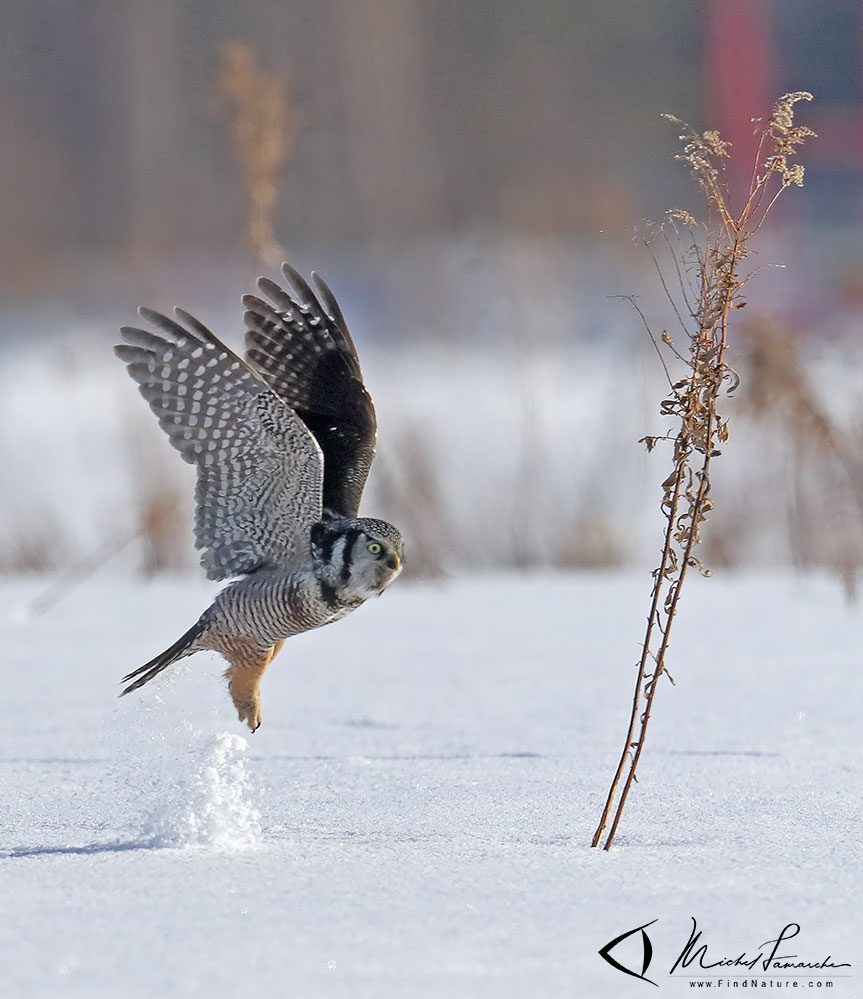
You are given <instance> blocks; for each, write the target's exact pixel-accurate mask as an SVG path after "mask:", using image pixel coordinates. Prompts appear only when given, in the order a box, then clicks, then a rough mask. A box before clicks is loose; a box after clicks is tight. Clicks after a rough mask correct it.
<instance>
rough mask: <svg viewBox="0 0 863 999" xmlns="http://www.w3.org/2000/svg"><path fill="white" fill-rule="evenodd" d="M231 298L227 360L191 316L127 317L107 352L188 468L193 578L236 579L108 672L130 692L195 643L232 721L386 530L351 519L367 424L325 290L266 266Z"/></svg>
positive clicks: (361, 584)
mask: <svg viewBox="0 0 863 999" xmlns="http://www.w3.org/2000/svg"><path fill="white" fill-rule="evenodd" d="M282 273H283V274H284V276H285V278H286V280H287V282H288V285H289V287H290V290H285V289H284V288H282V287H280V286H279V285H278V284H276V283H275V282H273V281H270V280H268V279H267V278H260V279H259V280H258V289H259V290H260V291H261V292H262V294H263V296H264V297H265V298H266V299H269V301H264V300H263V299H262V298H258V297H256V296H254V295H245V296H244V297H243V303H244V305H245V307H246V312H245V315H244V320H245V325H246V356H245V359H241V358H240V357H238V356H237V355H236V354H234V353H233V352H232V351H231V350H229V349H228V348H227V347H226V346H225V345H224V344H223V343H221V342H220V341H219V340H218V339H216V337H215V336H214V335H213V334H212V333H211V332H210V331H209V330H208V329H207V328H206V327H205V326H203V325H202V324H201V323H200V322H198V320H197V319H195V318H194V317H193V316H190V315H189V314H188V313H187V312H184V311H183V310H182V309H175V310H174V312H175V315H176V319H169V318H168V317H166V316H163V315H161V314H160V313H158V312H154V311H152V310H151V309H143V308H142V309H140V310H139V314H140V315H141V317H142V318H143V319H145V320H146V321H147V323H148V324H149V325H151V326H152V327H153V328H154V329H155V330H156V331H157V332H155V333H153V332H148V331H145V330H142V329H138V328H136V327H131V326H124V327H122V328H121V330H120V332H121V334H122V336H123V339H124V340H125V341H126V343H124V344H121V345H119V346H117V347H116V348H115V351H116V354H117V356H118V357H119V358H120V359H121V360H122V361H124V362H125V363H126V365H127V368H128V371H129V374H130V375H131V376H132V378H134V379H135V381H136V382H138V384H139V386H140V391H141V394H142V395H143V396H144V398H145V399H146V400H147V402H148V403H149V404H150V408H151V409H152V410H153V412H154V413H155V414H156V416H157V417H158V419H159V425H160V426H161V427H162V429H163V430H164V431H165V432H166V433H167V435H168V437H169V439H170V441H171V444H173V446H174V447H175V448H176V449H177V450H178V451H179V452H180V455H181V456H182V457H183V459H184V460H185V461H187V462H189V463H190V464H192V465H195V466H196V468H197V486H196V490H195V501H196V510H195V546H196V547H197V548H199V549H201V550H202V552H203V554H202V556H201V564H202V566H203V567H204V569H205V570H206V574H207V576H208V578H209V579H228V578H229V577H233V576H237V577H239V578H238V579H236V580H235V581H234V582H232V583H230V585H229V586H227V587H226V588H225V589H224V590H222V591H221V592H220V593H219V594H218V596H217V597H216V599H215V600H214V601H213V603H212V604H211V605H210V606H209V607H208V608H207V609H206V610H205V611H204V613H203V614H202V615H201V617H200V618H199V619H198V621H197V622H196V623H195V624H194V625H193V626H192V627H191V628H190V629H189V630H188V631H187V632H186V633H185V634H184V635H183V636H182V637H181V638H179V639H178V640H177V641H176V642H175V643H174V644H173V645H171V646H170V648H168V649H166V650H165V651H164V652H162V653H161V654H160V655H158V656H156V658H155V659H152V660H151V661H150V662H148V663H145V664H144V665H143V666H141V667H140V668H139V669H136V670H135V671H134V672H132V673H129V675H128V676H125V677H124V678H123V680H124V682H125V681H129V680H132V681H134V682H133V683H130V684H129V685H128V686H127V687H126V688H125V689H124V690H123V693H124V694H128V693H129V692H130V691H132V690H136V689H137V688H138V687H140V686H142V685H143V684H145V683H147V682H148V681H150V680H152V679H153V677H154V676H156V674H157V673H160V672H161V671H162V670H163V669H165V667H167V666H170V665H171V663H174V662H176V661H177V660H178V659H182V658H184V657H185V656H189V655H192V654H193V653H195V652H199V651H201V650H203V649H212V650H215V651H216V652H220V653H221V654H222V655H223V656H224V657H225V659H227V661H228V663H229V664H230V666H229V668H228V670H227V671H226V674H225V675H226V676H227V678H228V682H229V689H230V693H231V697H232V698H233V701H234V705H235V707H236V709H237V712H238V713H239V716H240V720H241V721H245V722H246V723H247V724H248V726H249V728H250V729H251V730H252V731H253V732H254V731H255V730H256V729H257V728H258V726H259V725H260V724H261V705H260V682H261V677H262V676H263V674H264V671H265V670H266V668H267V666H268V665H269V664H270V662H271V661H272V659H273V657H274V656H275V655H276V653H277V652H278V651H279V650H280V649H281V647H282V645H283V643H284V641H285V639H286V638H289V637H290V636H291V635H296V634H299V633H300V632H303V631H308V630H310V629H311V628H318V627H320V626H321V625H324V624H329V623H330V622H331V621H337V620H338V619H339V618H342V617H344V616H345V615H346V614H348V613H350V612H351V611H352V610H355V609H356V608H357V607H359V606H360V604H362V603H363V602H364V601H365V600H366V599H367V598H368V597H370V596H373V595H376V594H379V593H381V592H382V591H383V590H384V589H385V588H386V587H387V586H389V584H390V583H391V582H392V581H393V580H394V579H395V578H396V576H397V575H398V574H399V572H400V571H401V567H402V557H403V543H402V537H401V535H400V534H399V532H398V530H397V529H396V528H395V527H393V526H392V525H391V524H388V523H386V522H385V521H383V520H372V519H369V518H367V517H358V516H357V514H358V511H359V504H360V497H361V495H362V492H363V487H364V486H365V483H366V478H367V477H368V474H369V468H370V466H371V463H372V458H373V456H374V449H375V434H376V420H375V410H374V406H373V405H372V400H371V398H370V397H369V394H368V392H367V391H366V389H365V387H364V385H363V381H362V374H361V372H360V365H359V361H358V359H357V352H356V348H355V347H354V343H353V340H352V339H351V335H350V333H349V332H348V328H347V325H346V324H345V320H344V317H343V316H342V312H341V309H340V308H339V306H338V303H337V302H336V299H335V297H334V296H333V293H332V292H331V291H330V289H329V288H328V287H327V285H326V284H325V283H324V282H323V281H322V280H321V278H320V277H318V275H316V274H314V273H313V274H312V277H311V284H312V286H313V288H314V290H313V289H312V287H310V286H309V284H307V283H306V281H305V280H304V279H303V278H302V277H301V275H300V274H298V273H297V272H296V271H295V270H294V269H293V268H292V267H289V266H288V265H287V264H284V265H283V266H282Z"/></svg>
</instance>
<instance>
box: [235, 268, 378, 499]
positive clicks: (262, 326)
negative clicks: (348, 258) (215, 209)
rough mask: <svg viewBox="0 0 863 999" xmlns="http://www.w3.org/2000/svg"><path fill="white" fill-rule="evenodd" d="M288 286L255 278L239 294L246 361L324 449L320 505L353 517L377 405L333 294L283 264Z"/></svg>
mask: <svg viewBox="0 0 863 999" xmlns="http://www.w3.org/2000/svg"><path fill="white" fill-rule="evenodd" d="M282 273H283V274H284V276H285V278H286V279H287V280H288V282H289V283H290V285H291V291H286V290H285V289H283V288H280V287H279V285H277V284H276V283H275V282H274V281H269V280H268V279H267V278H259V280H258V288H259V289H260V290H261V292H263V294H264V295H265V296H266V297H267V298H268V299H269V302H265V301H264V300H263V299H261V298H258V297H256V296H255V295H244V296H243V304H244V305H245V306H246V310H247V311H246V313H245V315H244V317H243V318H244V320H245V323H246V330H247V332H246V348H247V350H246V360H247V361H248V362H249V364H250V365H251V366H252V367H253V368H254V369H255V370H256V371H258V372H260V376H261V378H263V379H264V381H265V382H266V383H267V384H268V385H269V386H270V388H271V389H272V390H273V391H274V392H275V393H276V395H278V396H279V398H281V399H284V401H285V402H286V403H287V404H288V405H289V406H290V407H291V409H292V410H293V411H294V412H295V413H296V414H297V415H298V416H299V417H300V418H301V419H302V421H303V423H305V425H306V426H307V427H308V428H309V430H310V431H311V432H312V433H313V434H314V436H315V439H316V440H317V442H318V444H319V445H320V447H321V450H322V451H323V455H324V509H325V510H326V511H328V512H329V513H331V514H336V515H340V516H344V517H355V516H356V514H357V511H358V510H359V505H360V497H361V496H362V493H363V488H364V486H365V484H366V479H367V478H368V474H369V469H370V467H371V464H372V458H374V454H375V434H376V428H377V424H376V421H375V408H374V406H373V405H372V400H371V397H370V396H369V394H368V392H367V391H366V389H365V386H364V385H363V376H362V372H361V371H360V362H359V360H358V358H357V351H356V347H354V342H353V340H352V339H351V335H350V333H349V332H348V327H347V324H346V323H345V320H344V317H343V316H342V312H341V309H340V308H339V306H338V303H337V302H336V299H335V296H334V295H333V293H332V292H331V291H330V289H329V288H328V287H327V285H326V284H325V283H324V281H323V280H321V278H320V277H318V275H317V274H314V273H313V274H312V284H313V285H314V291H313V290H312V288H310V287H309V285H308V284H307V283H306V281H305V280H304V279H303V278H302V277H301V275H300V274H298V273H297V272H296V271H295V270H294V269H293V268H292V267H289V266H288V265H287V264H283V265H282Z"/></svg>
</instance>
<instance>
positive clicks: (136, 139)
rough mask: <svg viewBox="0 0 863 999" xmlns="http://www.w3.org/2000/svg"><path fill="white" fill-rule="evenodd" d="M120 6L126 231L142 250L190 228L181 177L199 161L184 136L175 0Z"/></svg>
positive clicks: (131, 2)
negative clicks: (185, 218)
mask: <svg viewBox="0 0 863 999" xmlns="http://www.w3.org/2000/svg"><path fill="white" fill-rule="evenodd" d="M122 11H123V14H122V16H123V21H124V31H123V38H122V44H123V45H124V47H125V51H126V55H127V58H126V60H125V62H126V66H125V70H126V73H127V88H128V105H127V106H128V118H129V123H128V131H127V133H126V172H127V183H128V186H127V188H126V190H127V194H128V212H129V214H128V233H129V243H130V245H131V247H132V248H133V249H136V250H142V249H147V248H149V247H152V246H159V245H162V244H164V243H166V242H168V243H170V242H175V241H177V240H178V239H179V238H180V237H181V236H182V230H183V228H184V226H183V213H182V205H183V204H184V202H185V200H186V199H185V197H184V185H183V178H184V176H188V173H189V172H191V169H193V168H190V166H189V163H190V157H189V155H188V150H186V149H185V148H184V142H183V127H182V125H183V121H182V110H181V109H182V108H183V106H184V93H185V91H184V87H183V79H182V75H181V72H180V70H181V66H180V54H181V50H182V46H183V37H182V25H181V24H180V23H179V21H180V19H179V17H178V11H179V5H178V4H177V3H176V2H175V0H149V2H148V3H139V2H136V0H125V2H124V4H123V7H122ZM191 163H194V160H193V159H192V160H191Z"/></svg>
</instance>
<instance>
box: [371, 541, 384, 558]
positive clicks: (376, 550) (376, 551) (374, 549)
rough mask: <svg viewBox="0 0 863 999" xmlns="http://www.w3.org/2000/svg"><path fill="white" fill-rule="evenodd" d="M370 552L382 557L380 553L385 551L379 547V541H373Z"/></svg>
mask: <svg viewBox="0 0 863 999" xmlns="http://www.w3.org/2000/svg"><path fill="white" fill-rule="evenodd" d="M369 551H370V552H371V553H372V555H380V553H381V552H382V551H383V549H382V548H381V546H380V545H379V544H378V543H377V541H373V542H372V543H371V544H370V545H369Z"/></svg>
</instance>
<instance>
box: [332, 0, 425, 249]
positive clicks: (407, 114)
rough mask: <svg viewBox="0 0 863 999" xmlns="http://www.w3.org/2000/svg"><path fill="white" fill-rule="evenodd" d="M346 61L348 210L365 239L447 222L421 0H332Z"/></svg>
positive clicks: (339, 59)
mask: <svg viewBox="0 0 863 999" xmlns="http://www.w3.org/2000/svg"><path fill="white" fill-rule="evenodd" d="M331 10H332V19H333V22H332V36H333V38H334V39H335V44H336V48H337V51H336V53H335V55H334V56H333V57H332V59H331V62H330V66H332V65H333V64H335V65H338V66H340V67H341V73H342V78H341V90H342V94H341V99H342V113H343V115H344V126H345V139H344V142H345V161H346V165H347V170H348V175H347V179H348V182H349V187H350V190H349V191H347V192H345V194H346V196H347V199H348V202H349V204H348V205H346V210H347V213H348V217H350V215H351V214H354V213H356V218H357V221H358V223H359V226H360V229H361V232H360V233H359V235H361V236H362V237H365V238H376V237H386V236H396V237H398V236H404V235H409V234H412V233H416V232H423V231H428V230H433V229H437V228H439V227H440V225H441V223H442V221H443V220H442V211H443V198H442V177H441V163H440V156H439V154H438V149H437V144H436V143H435V142H434V139H433V129H432V127H431V124H432V120H431V114H430V108H429V107H428V101H429V86H428V81H427V72H426V62H427V60H426V52H425V44H424V39H425V36H426V32H425V30H424V24H423V21H422V16H421V4H420V3H419V2H418V0H399V2H398V3H393V2H392V0H363V2H362V3H357V2H356V0H333V3H332V8H331Z"/></svg>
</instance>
